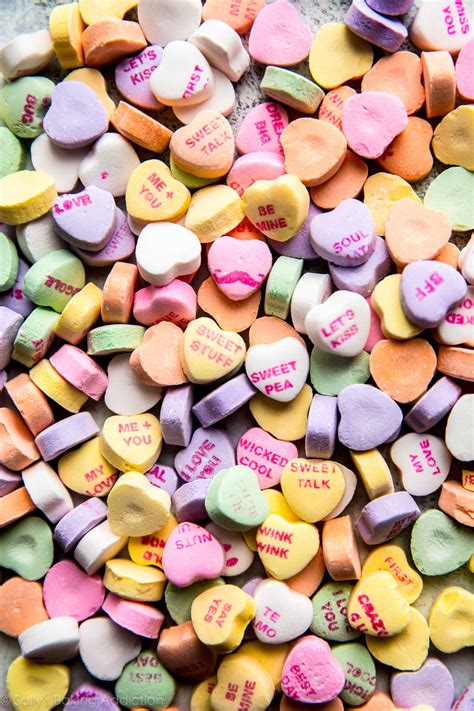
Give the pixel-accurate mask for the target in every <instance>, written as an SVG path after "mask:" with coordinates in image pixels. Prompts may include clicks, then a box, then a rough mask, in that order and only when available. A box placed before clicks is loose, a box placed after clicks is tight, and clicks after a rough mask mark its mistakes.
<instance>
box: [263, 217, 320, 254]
mask: <svg viewBox="0 0 474 711" xmlns="http://www.w3.org/2000/svg"><path fill="white" fill-rule="evenodd" d="M320 214H321V210H320V209H319V207H316V205H313V203H311V204H310V206H309V211H308V217H307V218H306V220H305V221H304V224H303V226H302V228H301V229H300V231H299V232H298V234H296V235H295V236H294V237H292V238H291V239H289V240H287V241H286V242H278V240H276V239H269V240H268V244H269V245H270V247H271V248H272V249H273V250H274V251H275V252H276V253H277V254H280V255H282V256H283V257H295V258H296V259H304V260H308V261H310V260H314V259H318V255H317V254H316V252H315V251H314V249H313V247H312V245H311V239H310V234H311V223H312V221H313V219H314V218H315V217H316V215H320Z"/></svg>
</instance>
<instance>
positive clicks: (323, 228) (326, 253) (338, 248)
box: [311, 200, 375, 267]
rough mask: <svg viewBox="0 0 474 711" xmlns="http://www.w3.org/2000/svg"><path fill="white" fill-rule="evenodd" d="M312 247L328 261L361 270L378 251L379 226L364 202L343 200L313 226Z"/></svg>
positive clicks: (314, 222)
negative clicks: (362, 265) (377, 228)
mask: <svg viewBox="0 0 474 711" xmlns="http://www.w3.org/2000/svg"><path fill="white" fill-rule="evenodd" d="M311 245H312V247H313V249H314V251H315V252H316V253H317V254H319V256H320V257H323V258H324V259H326V260H327V261H328V262H332V263H333V264H337V265H339V266H340V267H358V266H360V265H361V264H364V263H365V262H367V260H368V259H369V257H370V255H371V254H372V252H373V251H374V249H375V225H374V221H373V219H372V215H371V213H370V210H369V209H368V208H367V206H366V205H364V203H362V202H360V200H343V201H342V202H341V203H339V205H338V206H337V207H336V208H335V209H334V210H330V211H329V212H325V213H321V214H320V215H316V217H315V218H314V220H313V221H312V223H311Z"/></svg>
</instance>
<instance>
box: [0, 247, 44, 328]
mask: <svg viewBox="0 0 474 711" xmlns="http://www.w3.org/2000/svg"><path fill="white" fill-rule="evenodd" d="M29 268H30V267H29V266H28V264H27V263H26V262H25V261H24V260H23V259H21V258H19V259H18V273H17V275H16V279H15V283H14V284H13V286H12V288H11V289H9V290H8V291H2V293H1V294H0V306H6V308H7V309H11V310H12V311H16V313H17V314H20V316H23V318H26V317H27V316H29V315H30V313H31V312H32V311H33V309H34V308H35V305H34V303H33V302H32V301H30V300H29V298H28V297H27V296H25V294H24V292H23V283H24V281H25V275H26V272H27V271H28V269H29Z"/></svg>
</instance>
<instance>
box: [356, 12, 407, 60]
mask: <svg viewBox="0 0 474 711" xmlns="http://www.w3.org/2000/svg"><path fill="white" fill-rule="evenodd" d="M370 4H372V3H370ZM345 23H346V25H348V26H349V27H350V29H351V30H352V32H354V34H356V35H359V37H362V38H363V39H365V40H367V41H368V42H372V43H373V44H375V45H376V46H377V47H380V48H381V49H385V50H386V51H387V52H396V51H397V50H398V49H400V46H401V44H402V42H403V41H404V40H406V38H407V37H408V32H407V29H406V27H405V25H403V24H402V23H401V22H400V21H399V20H396V19H392V18H391V17H384V16H383V15H379V13H378V12H375V10H373V9H372V8H371V7H370V5H369V3H367V2H366V0H353V2H352V5H351V6H350V8H349V10H348V11H347V13H346V17H345Z"/></svg>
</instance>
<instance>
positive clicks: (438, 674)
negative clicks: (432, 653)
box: [390, 657, 454, 711]
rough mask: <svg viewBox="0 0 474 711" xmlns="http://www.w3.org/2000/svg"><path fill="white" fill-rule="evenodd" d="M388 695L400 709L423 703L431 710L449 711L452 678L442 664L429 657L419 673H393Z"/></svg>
mask: <svg viewBox="0 0 474 711" xmlns="http://www.w3.org/2000/svg"><path fill="white" fill-rule="evenodd" d="M390 695H391V697H392V699H393V703H394V704H396V705H397V706H400V707H401V708H408V707H410V708H411V707H415V706H418V705H420V706H421V705H422V704H426V705H427V706H432V707H433V711H450V709H451V705H452V703H453V700H454V681H453V677H452V675H451V672H450V671H449V669H448V667H447V666H446V665H445V664H443V662H440V661H439V659H435V657H428V659H427V660H426V662H425V663H424V664H423V665H422V666H421V667H420V668H419V669H418V671H414V672H398V673H397V674H394V675H393V676H392V679H391V681H390Z"/></svg>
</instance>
